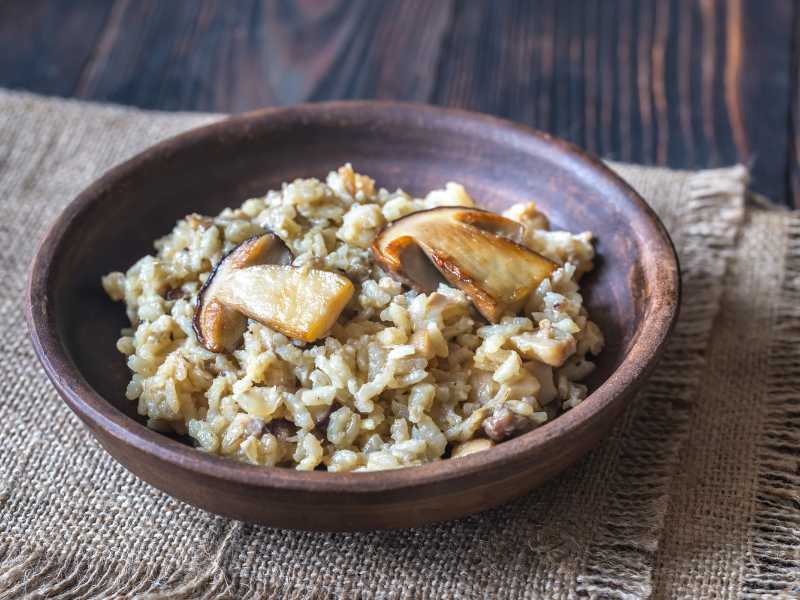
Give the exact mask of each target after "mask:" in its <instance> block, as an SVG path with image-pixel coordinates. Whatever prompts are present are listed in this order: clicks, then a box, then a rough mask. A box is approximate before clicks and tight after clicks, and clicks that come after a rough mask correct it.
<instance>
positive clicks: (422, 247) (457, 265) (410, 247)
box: [372, 207, 557, 323]
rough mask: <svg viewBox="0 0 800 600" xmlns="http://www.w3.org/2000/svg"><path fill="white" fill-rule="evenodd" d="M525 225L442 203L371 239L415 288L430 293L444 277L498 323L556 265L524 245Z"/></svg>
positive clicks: (383, 260) (388, 265)
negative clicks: (442, 205) (446, 205)
mask: <svg viewBox="0 0 800 600" xmlns="http://www.w3.org/2000/svg"><path fill="white" fill-rule="evenodd" d="M523 233H524V227H523V226H522V225H521V224H520V223H517V222H515V221H512V220H510V219H506V218H504V217H501V216H500V215H496V214H494V213H491V212H487V211H484V210H478V209H475V208H463V207H440V208H434V209H432V210H426V211H420V212H416V213H413V214H411V215H408V216H406V217H403V218H401V219H398V220H397V221H395V222H393V223H392V224H391V225H389V226H388V227H386V228H385V229H383V231H381V232H380V233H379V234H378V236H377V237H376V238H375V240H374V241H373V243H372V252H373V254H374V255H375V258H376V260H377V261H378V263H379V264H380V265H381V266H382V267H383V268H384V269H386V270H387V271H389V272H391V273H392V274H394V275H395V276H396V277H397V278H399V279H400V280H401V281H403V282H404V283H406V284H408V285H410V286H412V287H413V288H415V289H417V290H419V291H423V292H426V293H430V292H432V291H434V290H435V289H436V288H437V287H438V284H439V282H441V281H442V277H444V279H445V280H446V281H447V282H448V283H449V284H450V285H453V286H455V287H458V288H459V289H461V290H462V291H463V292H464V293H466V294H467V295H468V296H469V297H470V299H471V300H472V303H473V304H474V305H475V308H477V309H478V311H480V313H481V314H482V315H483V316H484V317H486V318H487V319H488V320H489V321H491V322H493V323H496V322H497V321H498V320H499V319H500V317H501V316H502V315H503V314H506V313H513V312H516V311H518V310H519V309H520V307H521V306H522V304H523V303H524V301H525V299H526V298H527V297H528V295H529V294H530V293H531V291H533V290H534V289H536V287H537V286H538V285H539V284H540V283H541V282H542V280H543V279H545V278H546V277H548V276H549V275H550V274H551V273H552V272H553V271H554V270H555V269H556V267H557V265H556V264H555V263H553V262H552V261H550V260H548V259H547V258H545V257H543V256H541V255H540V254H537V253H536V252H533V251H532V250H529V249H528V248H526V247H524V246H522V245H520V244H519V243H518V241H519V240H520V239H521V238H522V236H523Z"/></svg>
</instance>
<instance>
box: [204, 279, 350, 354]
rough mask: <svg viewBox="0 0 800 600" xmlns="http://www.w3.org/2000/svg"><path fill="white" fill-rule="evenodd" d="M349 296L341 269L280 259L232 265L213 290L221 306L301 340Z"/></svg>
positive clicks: (330, 320)
mask: <svg viewBox="0 0 800 600" xmlns="http://www.w3.org/2000/svg"><path fill="white" fill-rule="evenodd" d="M352 296H353V284H352V283H351V282H350V280H349V279H347V277H345V276H343V275H339V274H338V273H332V272H330V271H321V270H318V269H309V268H304V267H287V266H278V265H256V266H253V267H246V268H244V269H235V270H233V271H231V272H230V273H228V274H227V275H226V277H225V279H224V280H223V281H222V282H221V284H220V287H219V289H218V291H217V297H218V299H219V301H220V302H221V303H222V304H223V305H224V306H226V307H228V308H230V309H233V310H236V311H238V312H240V313H242V314H243V315H246V316H248V317H250V318H251V319H254V320H256V321H258V322H259V323H262V324H264V325H267V326H268V327H272V328H273V329H275V330H276V331H280V332H281V333H282V334H284V335H286V336H288V337H290V338H295V339H300V340H303V341H305V342H313V341H315V340H317V339H318V338H320V337H322V336H324V335H325V334H326V333H327V332H328V330H329V329H330V328H331V327H332V326H333V324H334V323H335V322H336V319H337V318H338V317H339V315H340V314H341V312H342V310H343V309H344V307H345V306H346V305H347V303H348V302H349V301H350V298H351V297H352Z"/></svg>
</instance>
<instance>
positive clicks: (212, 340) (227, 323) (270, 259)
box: [192, 233, 292, 352]
mask: <svg viewBox="0 0 800 600" xmlns="http://www.w3.org/2000/svg"><path fill="white" fill-rule="evenodd" d="M291 260H292V254H291V252H290V251H289V248H287V247H286V244H284V243H283V242H282V241H281V239H280V238H279V237H278V236H277V235H275V234H274V233H267V234H264V235H259V236H255V237H252V238H250V239H248V240H245V241H244V242H242V243H241V244H239V245H238V246H236V248H234V249H233V250H231V251H230V252H229V253H228V254H227V255H225V256H224V257H223V258H222V260H221V261H220V262H219V264H217V266H216V267H215V268H214V270H213V271H212V272H211V275H209V276H208V279H206V282H205V284H204V285H203V287H202V289H201V290H200V293H199V294H198V295H197V306H196V308H195V311H194V319H193V321H192V325H193V328H194V332H195V335H197V340H198V341H199V342H200V343H201V344H202V345H203V346H204V347H205V348H206V349H208V350H210V351H211V352H230V351H232V350H233V349H235V348H236V346H238V345H239V342H240V341H241V339H242V334H243V333H244V331H245V329H247V318H246V317H245V316H244V315H242V314H240V313H239V312H237V311H236V310H232V309H230V308H228V307H226V306H224V305H223V304H222V303H221V302H220V301H219V298H218V297H217V296H218V292H219V289H220V284H221V282H222V281H223V280H224V279H225V278H226V277H227V275H228V274H230V273H231V272H233V271H235V270H236V269H241V268H244V267H248V266H252V265H263V264H280V265H285V264H289V262H291Z"/></svg>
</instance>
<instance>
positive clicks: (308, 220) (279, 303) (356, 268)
mask: <svg viewBox="0 0 800 600" xmlns="http://www.w3.org/2000/svg"><path fill="white" fill-rule="evenodd" d="M155 249H156V253H155V254H154V255H152V256H145V257H144V258H142V259H141V260H139V261H138V262H137V263H136V264H134V265H133V266H132V267H131V268H130V269H128V271H127V272H126V273H120V272H114V273H110V274H109V275H107V276H105V277H104V278H103V287H104V288H105V290H106V292H107V293H108V295H109V296H110V297H111V298H112V299H114V300H118V301H124V303H125V305H126V307H127V314H128V318H129V319H130V322H131V327H130V328H127V329H124V330H123V331H122V337H120V338H119V341H118V342H117V348H118V349H119V351H120V352H122V353H123V354H124V355H126V356H127V364H128V367H129V368H130V370H131V371H132V377H131V380H130V383H129V384H128V387H127V390H126V396H127V397H128V398H129V399H130V400H134V401H136V402H137V403H138V412H139V414H141V415H143V416H144V417H146V419H147V424H148V426H149V427H151V428H153V429H156V430H159V431H171V432H177V433H178V434H188V435H189V436H190V437H191V438H192V439H193V440H194V441H195V443H196V445H197V447H198V448H200V449H202V450H204V451H206V452H210V453H213V454H218V455H222V456H227V457H232V458H236V459H238V460H242V461H246V462H249V463H253V464H257V465H268V466H274V465H278V466H287V467H294V468H296V469H299V470H311V469H327V470H328V471H372V470H380V469H391V468H396V467H404V466H411V465H419V464H423V463H427V462H431V461H435V460H438V459H440V458H445V457H459V456H464V455H467V454H470V453H473V452H477V451H481V450H485V449H487V448H490V447H491V446H493V445H494V444H496V443H498V442H502V441H504V440H507V439H509V438H511V437H514V436H517V435H520V434H522V433H524V432H526V431H529V430H531V429H533V428H535V427H538V426H540V425H542V424H543V423H545V422H546V421H549V420H551V419H553V418H555V417H556V416H557V415H558V414H560V413H561V412H562V411H565V410H568V409H570V408H572V407H574V406H576V405H577V404H578V403H579V402H581V401H582V400H583V399H584V397H585V396H586V394H587V389H586V387H585V386H584V385H582V384H581V383H579V382H580V381H581V380H582V379H583V378H584V377H586V376H587V375H588V374H589V373H590V372H591V371H592V369H593V367H594V365H593V363H592V362H591V361H590V360H589V358H587V356H588V355H597V354H598V353H599V352H600V350H601V349H602V346H603V336H602V334H601V332H600V330H599V328H598V327H597V326H596V325H595V324H594V323H593V322H592V321H591V320H590V319H589V315H588V314H587V312H586V309H585V308H584V307H583V305H582V298H581V295H580V293H579V280H580V277H581V275H582V274H584V273H586V272H587V271H589V270H591V269H592V266H593V264H592V260H593V257H594V249H593V247H592V236H591V233H589V232H583V233H579V234H572V233H570V232H566V231H551V230H550V228H549V223H548V219H547V217H546V216H545V215H544V214H542V213H541V212H539V211H538V210H537V209H536V206H535V205H534V204H533V203H529V204H517V205H514V206H512V207H511V208H510V209H508V210H507V211H505V212H504V213H503V215H502V216H501V215H497V214H494V213H490V212H487V211H483V210H479V209H477V208H475V203H474V202H473V200H472V198H471V197H470V196H469V194H468V193H467V191H466V190H465V189H464V188H463V187H462V186H461V185H459V184H457V183H448V184H447V185H446V186H445V187H444V188H443V189H438V190H434V191H432V192H430V193H429V194H428V195H427V196H425V197H424V198H413V197H411V196H410V195H408V194H406V193H405V192H403V191H401V190H397V191H395V192H389V191H387V190H385V189H377V188H376V187H375V182H374V181H373V180H372V179H370V178H369V177H367V176H365V175H359V174H357V173H355V172H354V171H353V169H352V167H351V166H350V165H345V166H344V167H342V168H340V169H339V170H338V171H335V172H331V173H330V174H329V175H328V176H327V179H326V180H325V181H318V180H316V179H300V180H296V181H294V182H292V183H287V184H284V185H283V186H282V188H281V189H280V190H278V191H270V192H268V193H267V194H266V196H263V197H259V198H252V199H250V200H247V201H246V202H245V203H244V204H243V205H242V206H241V207H240V208H236V209H231V208H226V209H225V210H223V211H222V212H221V213H220V214H219V215H218V216H216V217H210V216H201V215H198V214H192V215H188V216H187V217H186V218H184V219H182V220H180V221H178V223H177V224H176V226H175V228H174V229H173V230H172V233H170V234H169V235H167V236H166V237H163V238H161V239H159V240H157V241H156V242H155Z"/></svg>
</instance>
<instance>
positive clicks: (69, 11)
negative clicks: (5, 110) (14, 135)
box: [0, 0, 111, 96]
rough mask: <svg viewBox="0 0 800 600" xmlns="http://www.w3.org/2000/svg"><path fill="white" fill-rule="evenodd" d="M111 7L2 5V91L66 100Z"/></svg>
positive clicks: (90, 0)
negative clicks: (21, 90) (26, 91)
mask: <svg viewBox="0 0 800 600" xmlns="http://www.w3.org/2000/svg"><path fill="white" fill-rule="evenodd" d="M110 9H111V5H110V3H108V2H106V1H105V0H86V1H85V2H82V3H81V5H80V7H77V6H75V5H74V4H72V3H67V2H64V3H60V4H57V3H54V2H52V1H50V0H24V1H5V2H0V85H2V86H4V87H9V88H25V89H31V90H33V91H36V92H38V93H41V94H50V95H55V96H70V95H72V93H73V92H74V90H75V86H76V83H77V82H78V80H79V79H80V77H81V74H82V72H83V69H84V66H85V64H86V61H87V60H88V59H89V57H90V56H91V54H92V53H93V52H94V49H95V47H96V45H97V38H98V36H99V35H100V32H101V30H102V28H103V26H104V23H105V22H106V19H107V18H108V13H109V11H110Z"/></svg>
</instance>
